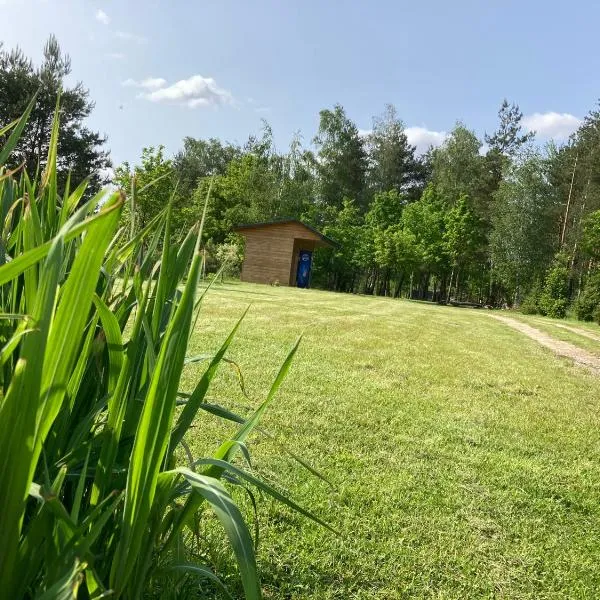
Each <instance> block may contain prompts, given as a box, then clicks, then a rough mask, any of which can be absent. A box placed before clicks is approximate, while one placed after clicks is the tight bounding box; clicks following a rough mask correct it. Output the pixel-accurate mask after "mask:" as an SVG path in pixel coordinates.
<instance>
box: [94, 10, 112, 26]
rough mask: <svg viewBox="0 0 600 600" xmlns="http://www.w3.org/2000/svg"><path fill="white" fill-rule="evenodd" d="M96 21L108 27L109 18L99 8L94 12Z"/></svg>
mask: <svg viewBox="0 0 600 600" xmlns="http://www.w3.org/2000/svg"><path fill="white" fill-rule="evenodd" d="M96 21H100V23H102V25H108V24H109V23H110V17H109V16H108V15H107V14H106V13H105V12H104V11H103V10H102V9H101V8H99V9H98V10H97V11H96Z"/></svg>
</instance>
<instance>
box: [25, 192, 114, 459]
mask: <svg viewBox="0 0 600 600" xmlns="http://www.w3.org/2000/svg"><path fill="white" fill-rule="evenodd" d="M121 207H122V201H121V200H120V199H119V198H116V197H115V198H114V200H113V202H112V205H110V204H109V205H108V206H106V207H105V208H103V210H101V211H100V213H99V218H98V219H97V220H95V221H94V222H93V223H92V224H91V225H90V227H89V229H88V232H87V235H86V236H85V239H84V241H83V243H82V244H81V248H80V249H79V251H78V253H77V256H76V258H75V260H74V261H73V266H72V267H71V271H70V273H69V277H68V279H67V281H66V283H65V284H64V286H63V288H62V290H61V296H60V300H59V302H58V306H57V308H56V314H55V317H54V323H53V327H52V330H51V332H50V336H49V339H48V346H47V349H46V354H45V356H44V377H43V380H42V394H43V395H42V398H43V405H44V408H43V412H42V415H41V418H40V419H39V424H38V431H37V435H36V449H37V451H38V452H39V450H41V445H42V444H43V442H44V440H45V439H46V435H47V434H48V431H49V430H50V427H51V425H52V423H53V422H54V419H55V418H56V415H57V414H58V411H59V410H60V407H61V405H62V401H63V398H64V396H65V393H66V387H67V382H68V380H69V375H70V373H71V370H72V368H73V365H74V364H75V361H76V358H77V352H78V351H79V348H80V346H81V344H82V342H83V338H82V336H83V332H84V327H85V324H86V321H87V319H88V311H89V308H90V306H91V304H92V298H93V295H94V291H95V288H96V284H97V281H98V275H99V273H100V267H101V266H102V261H103V258H104V253H105V251H106V248H107V246H108V244H109V242H110V239H111V237H112V235H113V234H114V232H115V230H116V227H117V224H118V222H119V217H120V209H121ZM115 208H116V210H115Z"/></svg>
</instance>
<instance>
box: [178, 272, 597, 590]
mask: <svg viewBox="0 0 600 600" xmlns="http://www.w3.org/2000/svg"><path fill="white" fill-rule="evenodd" d="M248 302H252V309H251V311H250V312H249V313H248V316H247V317H246V319H245V320H244V322H243V323H242V325H241V326H240V329H239V331H238V334H237V338H236V341H235V342H234V343H233V344H232V346H231V347H230V356H231V357H232V358H234V359H235V360H236V362H237V363H238V364H239V365H240V367H241V368H242V369H243V371H244V374H245V375H246V377H247V379H248V383H247V386H246V388H247V389H246V391H247V393H248V395H249V396H250V397H252V398H254V397H260V396H262V395H263V394H264V393H266V391H267V390H268V385H269V384H268V380H269V377H264V374H265V359H266V357H271V356H276V357H280V358H281V359H283V358H284V354H283V353H282V347H283V346H284V344H285V343H286V342H287V341H288V340H290V339H292V337H293V335H294V332H295V331H297V330H298V329H301V330H302V331H304V332H305V334H304V337H303V341H302V352H301V353H298V354H297V355H296V358H295V360H294V369H293V371H292V372H291V373H290V375H289V377H288V379H287V380H286V385H285V388H284V389H282V390H281V393H280V395H279V396H278V400H277V403H276V404H274V405H273V407H272V410H270V411H269V413H268V414H267V415H265V419H264V421H263V426H264V427H267V428H268V429H269V430H270V431H278V432H279V433H280V435H281V436H282V437H283V438H284V439H285V440H286V444H287V445H288V447H289V449H290V450H291V451H292V452H294V453H296V454H299V455H301V456H302V457H303V458H305V459H306V460H308V461H309V462H310V463H311V464H312V465H313V466H315V467H317V468H318V469H319V470H320V471H321V472H323V473H324V474H325V475H326V476H327V477H328V478H329V479H330V480H331V482H332V483H333V484H334V486H335V490H336V491H335V492H334V494H333V497H332V496H331V494H330V493H329V491H328V490H327V489H326V488H324V487H320V486H314V485H312V482H311V478H310V476H309V474H308V473H306V472H305V471H303V470H302V469H300V468H297V467H295V466H294V465H293V463H292V462H291V461H290V460H289V459H288V458H287V457H286V456H285V455H282V454H281V453H280V452H279V450H278V448H277V447H276V446H274V445H273V444H272V443H271V442H270V441H269V440H265V439H262V438H258V439H257V440H256V441H254V442H253V443H252V446H251V450H252V456H253V466H254V468H255V470H256V471H258V472H261V473H262V474H263V475H264V476H265V477H266V478H269V479H270V480H271V479H272V480H274V481H275V480H276V481H277V482H278V483H279V484H280V485H281V486H283V487H285V488H286V489H288V490H289V491H290V493H291V494H292V495H293V496H294V497H301V498H303V500H304V502H305V503H306V504H307V505H310V506H311V507H313V509H314V510H316V511H317V512H319V513H322V514H325V513H326V514H331V519H332V525H334V526H335V527H336V529H339V530H340V531H342V532H343V536H342V538H341V539H340V538H339V537H335V536H331V535H329V534H328V533H327V531H325V530H323V529H322V528H319V527H317V526H313V524H312V523H311V522H309V521H302V520H300V519H298V518H297V517H296V516H295V515H293V514H291V513H289V512H288V511H287V510H285V509H282V508H281V507H280V506H277V505H276V504H275V503H272V504H271V503H269V502H267V503H265V504H263V505H261V506H260V507H259V520H260V523H261V537H260V539H261V542H260V553H259V555H258V561H259V567H260V569H261V574H262V581H263V585H264V587H265V590H266V591H265V596H266V597H268V598H272V599H277V600H283V599H289V598H293V599H308V598H310V599H315V600H317V599H319V600H332V599H336V600H342V599H344V600H345V599H348V598H351V599H353V600H356V599H360V600H372V599H379V600H390V599H396V598H398V599H405V598H415V599H416V598H419V599H421V598H435V599H438V600H439V599H456V600H458V599H463V598H510V599H515V598H516V599H525V598H527V599H530V600H534V599H536V600H537V599H540V598H541V599H557V598H585V599H590V600H592V599H595V598H597V597H598V590H599V589H600V564H599V563H598V560H597V557H598V540H599V539H600V502H599V497H600V378H598V377H596V376H594V375H592V374H590V373H588V372H587V371H586V370H585V369H582V368H579V367H577V366H574V365H573V364H572V363H571V362H570V361H568V360H566V359H562V358H558V357H556V356H555V355H554V354H553V353H552V352H550V351H549V350H546V349H545V348H543V347H541V346H539V344H537V343H536V342H535V341H533V340H531V339H529V338H527V337H526V336H524V335H522V334H520V333H519V332H517V331H514V330H513V329H510V328H509V327H507V326H506V325H504V324H503V323H500V322H498V321H496V320H495V319H493V318H491V317H490V315H489V314H488V311H475V310H469V309H459V308H451V307H440V306H435V305H431V304H425V303H418V302H408V301H398V300H391V299H384V298H373V297H360V296H351V295H347V294H334V293H330V292H320V291H315V290H293V289H289V288H273V287H268V286H259V285H250V284H240V283H235V282H231V283H226V284H224V285H223V286H221V285H217V286H216V287H214V288H213V289H212V290H211V293H210V295H209V296H207V298H206V303H205V304H204V307H203V316H204V318H205V319H206V321H205V324H203V325H202V328H201V329H198V330H197V331H196V333H194V334H192V338H191V345H192V348H193V347H194V345H195V343H196V342H195V340H196V336H198V337H197V340H198V344H199V346H198V347H200V346H202V347H205V346H206V344H209V347H210V348H214V349H216V348H218V347H219V344H220V340H221V339H222V337H223V335H224V334H225V333H226V332H227V331H228V329H229V328H230V327H231V325H232V324H233V323H235V321H236V320H237V315H238V314H239V312H240V310H241V309H242V308H243V307H244V306H246V305H247V304H248ZM503 314H504V313H503ZM532 324H533V323H532ZM535 326H537V325H535ZM587 327H589V330H590V331H591V332H595V333H596V334H598V335H600V328H598V326H596V325H591V324H589V325H587ZM558 331H560V328H558ZM588 341H590V342H591V341H592V340H588ZM267 373H268V375H270V376H271V375H274V374H275V369H274V368H273V367H271V368H270V372H269V371H267ZM195 376H196V374H195V373H194V372H193V371H190V372H189V373H186V375H185V376H184V378H183V384H184V385H187V386H190V387H191V386H192V385H193V381H194V377H195ZM188 378H189V379H188ZM211 396H213V397H215V398H219V399H221V398H227V399H228V404H227V406H228V407H229V408H230V409H231V410H238V411H240V412H241V411H243V410H244V407H245V406H246V405H247V404H248V401H247V399H246V398H245V396H244V395H243V394H242V393H241V392H240V391H239V390H238V388H237V384H236V379H235V375H234V373H230V372H229V371H228V370H223V371H221V372H220V373H219V375H218V377H217V378H216V379H215V380H214V382H213V388H212V391H211ZM231 430H232V429H231V426H230V425H227V424H226V423H223V422H221V421H216V420H215V421H214V422H211V423H208V422H206V421H204V420H203V421H202V424H201V427H198V428H197V429H192V430H190V432H189V434H188V438H187V439H188V440H189V444H190V447H191V448H192V450H193V451H195V452H197V453H202V452H203V451H204V450H205V449H206V448H209V447H210V444H211V443H212V440H213V439H214V438H215V436H220V437H223V438H226V437H227V436H228V435H229V434H230V432H231ZM249 510H250V509H249ZM290 524H292V525H293V527H290ZM205 527H207V524H205ZM211 532H212V529H210V528H209V529H208V531H207V534H211ZM214 532H215V535H218V529H217V528H215V529H214ZM212 560H213V564H215V565H217V567H219V566H220V565H227V564H229V560H230V559H229V555H228V553H227V551H226V548H225V547H224V546H223V547H222V553H221V554H219V553H217V552H216V551H213V555H212Z"/></svg>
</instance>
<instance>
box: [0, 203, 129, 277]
mask: <svg viewBox="0 0 600 600" xmlns="http://www.w3.org/2000/svg"><path fill="white" fill-rule="evenodd" d="M103 196H104V192H99V193H98V194H97V195H96V196H95V197H94V198H92V200H90V201H89V202H88V203H87V204H86V205H85V206H84V207H82V208H81V209H79V210H78V211H77V212H76V213H75V214H74V215H73V216H72V217H71V218H70V219H69V220H68V221H67V223H65V225H64V229H65V232H64V234H63V237H64V242H70V241H71V240H74V239H75V238H77V237H78V236H80V235H81V234H82V233H83V232H84V231H86V230H87V229H89V227H90V226H91V225H92V224H93V223H95V222H96V221H98V220H99V219H102V218H104V216H105V215H106V213H108V212H109V211H118V210H120V208H121V205H120V204H118V203H116V202H113V201H111V200H109V201H108V202H107V203H106V205H105V208H104V209H103V211H102V212H100V213H97V214H95V215H94V216H92V217H89V218H88V219H86V220H85V221H83V222H82V223H79V222H78V221H79V220H80V219H82V218H84V217H85V214H86V213H87V212H88V211H89V210H90V208H92V207H94V206H96V205H97V204H98V202H99V201H100V200H101V199H102V197H103ZM115 197H116V194H115V195H113V196H112V199H114V198H115ZM52 243H53V242H52V240H50V241H48V242H44V243H43V244H41V245H40V246H38V247H37V248H33V249H32V250H29V251H28V252H24V253H22V254H20V255H19V256H17V257H16V258H14V259H12V260H11V261H10V262H7V263H6V264H4V265H2V266H0V285H4V284H5V283H8V282H10V281H12V280H13V279H15V278H16V277H18V276H19V275H20V274H21V273H23V272H24V271H25V270H26V269H29V267H31V266H32V265H35V264H36V263H38V262H40V261H41V260H43V259H44V258H45V257H46V255H47V254H48V252H49V251H50V248H51V247H52Z"/></svg>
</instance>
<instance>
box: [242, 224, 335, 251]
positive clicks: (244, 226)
mask: <svg viewBox="0 0 600 600" xmlns="http://www.w3.org/2000/svg"><path fill="white" fill-rule="evenodd" d="M289 223H295V224H296V225H301V226H302V227H304V228H305V229H307V230H308V231H310V232H312V233H313V234H315V235H317V236H318V237H319V239H320V240H321V241H322V242H323V243H324V244H326V245H327V246H332V247H337V246H339V243H338V242H336V241H335V240H333V239H331V238H330V237H327V236H326V235H324V234H323V233H321V232H320V231H319V230H317V229H315V228H314V227H312V226H311V225H307V224H306V223H304V222H303V221H300V220H299V219H273V220H272V221H263V222H260V223H243V224H241V225H237V226H236V227H234V228H233V230H234V231H239V232H240V233H242V232H243V231H244V230H245V229H263V228H265V227H276V226H277V225H287V224H289Z"/></svg>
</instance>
